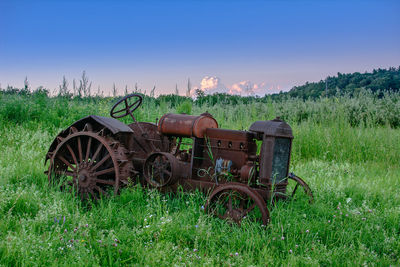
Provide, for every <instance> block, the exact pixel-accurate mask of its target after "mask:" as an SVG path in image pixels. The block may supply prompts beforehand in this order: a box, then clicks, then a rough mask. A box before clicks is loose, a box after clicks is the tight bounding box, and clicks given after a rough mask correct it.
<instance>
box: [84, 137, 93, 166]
mask: <svg viewBox="0 0 400 267" xmlns="http://www.w3.org/2000/svg"><path fill="white" fill-rule="evenodd" d="M91 146H92V137H89V140H88V144H87V148H86V155H85V162H88V160H89V152H90V147H91Z"/></svg>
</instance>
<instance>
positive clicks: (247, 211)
mask: <svg viewBox="0 0 400 267" xmlns="http://www.w3.org/2000/svg"><path fill="white" fill-rule="evenodd" d="M255 206H256V203H253V205H251V206H250V207H249V208H247V209H245V210H244V211H243V213H242V214H243V216H245V215H246V214H247V213H249V212H250V211H252V210H253V209H254V207H255Z"/></svg>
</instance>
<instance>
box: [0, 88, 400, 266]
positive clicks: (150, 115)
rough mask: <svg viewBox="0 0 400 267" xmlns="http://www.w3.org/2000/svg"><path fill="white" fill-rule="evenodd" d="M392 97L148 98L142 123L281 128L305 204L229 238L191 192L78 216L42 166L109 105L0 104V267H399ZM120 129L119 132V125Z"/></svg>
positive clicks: (130, 199)
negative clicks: (64, 132) (168, 116)
mask: <svg viewBox="0 0 400 267" xmlns="http://www.w3.org/2000/svg"><path fill="white" fill-rule="evenodd" d="M399 100H400V95H399V94H392V95H387V96H385V97H384V98H382V99H378V98H376V97H374V96H373V95H368V94H366V95H361V96H358V98H353V99H348V98H345V97H342V98H332V99H319V100H316V101H306V102H304V101H301V100H295V99H288V100H285V101H282V102H279V103H276V102H271V101H268V100H265V101H264V100H253V101H250V102H246V103H245V102H243V101H242V102H240V100H239V103H230V102H218V100H217V103H216V104H212V103H210V102H207V101H206V102H201V101H197V102H192V101H191V100H188V99H184V98H179V99H176V100H174V99H173V96H172V97H171V98H170V99H168V98H166V99H164V100H155V99H152V98H146V99H145V101H144V104H143V106H142V107H140V108H139V110H138V111H137V117H138V119H139V120H143V121H153V122H154V121H155V119H156V118H160V116H161V115H162V114H163V113H165V112H177V111H178V112H182V111H183V112H186V113H192V114H200V113H202V112H204V111H206V110H207V111H208V112H210V113H211V114H213V115H214V116H215V117H216V119H217V120H218V121H219V122H220V126H221V127H225V128H230V129H247V128H248V127H249V125H250V124H251V123H252V122H253V121H256V120H264V119H271V118H274V117H275V116H276V115H280V116H282V117H283V118H284V119H286V120H287V121H288V122H289V123H290V124H291V126H292V128H293V131H294V136H295V139H294V143H293V145H294V147H293V154H292V164H291V171H293V172H295V173H296V174H297V175H299V176H300V177H302V178H304V179H305V180H306V181H307V183H308V184H309V185H310V186H311V188H312V190H313V192H314V196H315V203H314V204H313V205H309V204H308V202H307V199H298V200H297V201H293V202H281V203H278V204H277V205H276V206H274V207H272V206H271V205H269V208H270V214H271V223H270V224H269V225H268V226H267V227H263V226H261V225H259V224H244V225H242V226H241V227H238V226H232V225H230V224H228V223H226V222H224V221H221V220H219V219H217V218H214V217H210V216H208V215H206V214H205V213H204V211H203V205H204V203H205V200H206V197H205V196H204V195H202V194H200V193H199V192H194V193H178V194H176V195H166V194H161V193H159V192H157V191H154V190H147V189H143V188H140V187H138V186H135V187H129V188H125V189H123V190H122V192H121V194H120V195H119V196H116V197H112V198H109V199H103V200H101V201H100V202H99V203H97V204H95V205H93V207H91V208H88V207H86V206H85V205H83V204H82V203H81V202H80V201H78V200H77V199H75V198H74V197H73V196H71V195H69V194H67V193H62V192H59V191H58V190H57V189H56V188H51V187H49V186H48V183H47V177H46V176H45V175H44V174H43V171H44V170H45V166H44V165H43V164H44V157H45V154H46V152H47V149H48V147H49V145H50V143H51V141H52V140H53V138H54V137H55V135H56V134H57V133H58V132H59V131H60V130H61V129H63V128H65V127H66V126H68V124H70V123H72V122H73V121H75V120H77V119H79V118H81V117H83V116H86V115H88V114H96V115H106V116H107V113H108V112H109V109H110V107H111V106H112V101H113V100H112V99H110V98H89V99H77V98H75V99H67V98H62V97H58V98H48V97H47V96H46V95H44V94H40V93H37V94H34V95H32V94H28V95H21V94H19V95H18V94H6V93H1V94H0V116H1V117H0V151H1V153H0V264H2V265H9V266H25V265H28V266H31V265H33V266H35V265H46V266H49V265H75V266H92V265H113V266H114V265H116V266H117V265H126V264H128V265H152V266H154V265H159V266H167V265H168V266H169V265H177V266H181V265H207V266H214V265H223V266H228V265H234V266H248V265H255V266H265V265H290V266H294V265H315V266H316V265H323V266H332V265H334V266H343V265H345V266H346V265H376V266H389V265H396V266H397V265H400V237H399V236H400V164H399V163H400V129H399V128H397V127H398V125H397V123H398V121H397V120H398V119H399V118H398V117H399V114H400V101H399ZM126 121H128V120H126Z"/></svg>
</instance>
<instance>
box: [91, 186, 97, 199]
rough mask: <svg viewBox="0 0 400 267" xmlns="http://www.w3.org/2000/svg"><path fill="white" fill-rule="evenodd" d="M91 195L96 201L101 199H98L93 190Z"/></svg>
mask: <svg viewBox="0 0 400 267" xmlns="http://www.w3.org/2000/svg"><path fill="white" fill-rule="evenodd" d="M89 193H90V195H92V197H93V198H94V199H96V200H99V198H98V197H97V195H96V193H95V192H94V191H93V189H92V188H89Z"/></svg>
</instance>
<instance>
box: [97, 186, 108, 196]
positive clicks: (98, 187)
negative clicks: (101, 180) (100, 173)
mask: <svg viewBox="0 0 400 267" xmlns="http://www.w3.org/2000/svg"><path fill="white" fill-rule="evenodd" d="M94 188H95V189H96V190H97V191H98V192H99V193H101V194H103V195H105V196H106V195H108V194H107V192H106V191H104V190H103V189H102V188H101V187H100V186H98V185H95V186H94Z"/></svg>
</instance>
